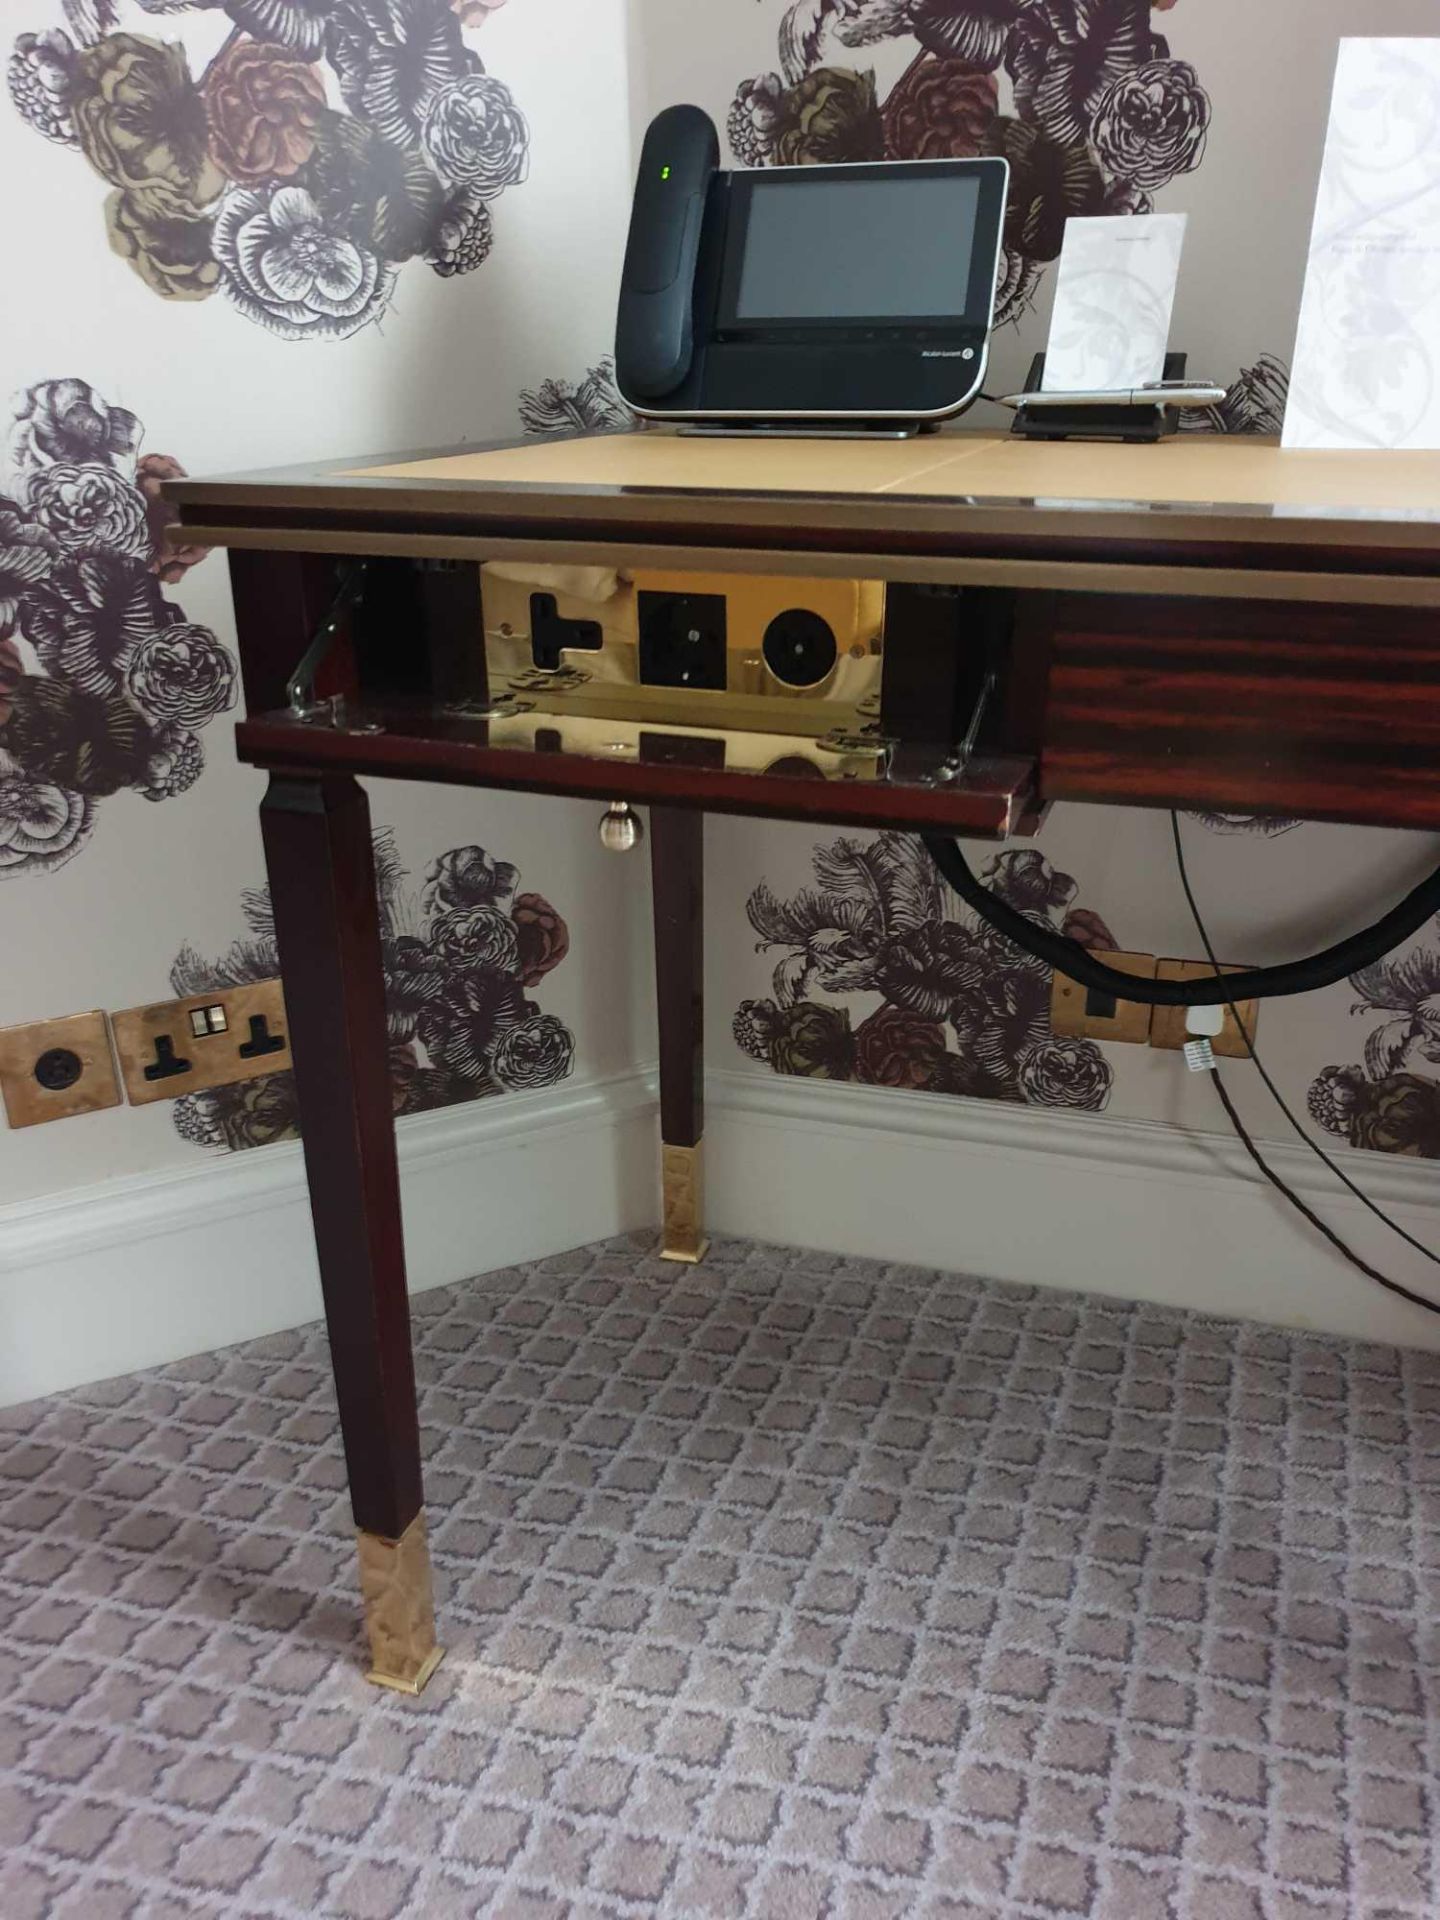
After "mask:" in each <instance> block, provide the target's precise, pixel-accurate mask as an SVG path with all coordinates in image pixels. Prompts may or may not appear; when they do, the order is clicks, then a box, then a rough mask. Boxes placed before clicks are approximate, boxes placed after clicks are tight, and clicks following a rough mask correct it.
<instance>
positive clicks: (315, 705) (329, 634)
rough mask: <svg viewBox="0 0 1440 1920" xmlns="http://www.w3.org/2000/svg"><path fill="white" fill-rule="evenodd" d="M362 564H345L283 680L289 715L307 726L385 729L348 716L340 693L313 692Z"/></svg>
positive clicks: (354, 597) (356, 589)
mask: <svg viewBox="0 0 1440 1920" xmlns="http://www.w3.org/2000/svg"><path fill="white" fill-rule="evenodd" d="M365 568H366V562H365V561H363V560H356V561H355V562H354V563H353V564H352V565H351V566H349V567H347V568H346V570H345V572H344V574H343V575H342V577H341V580H340V584H339V586H338V587H337V588H336V590H335V597H334V599H333V600H332V601H331V602H330V605H329V608H328V609H327V611H326V614H325V618H324V619H323V620H322V621H321V622H320V625H319V626H318V627H317V628H316V629H315V633H314V636H313V638H312V639H311V641H310V644H309V646H308V647H306V649H305V651H304V653H302V654H301V656H300V659H299V661H298V663H297V665H296V667H295V671H294V672H293V673H292V674H291V675H290V678H289V679H288V680H287V681H286V682H285V698H286V699H287V700H288V701H289V703H290V717H291V718H292V719H293V720H300V721H303V722H305V724H306V725H309V726H321V727H338V728H342V729H344V730H345V731H346V732H349V733H383V732H384V728H383V727H381V726H380V724H379V723H378V721H374V720H351V719H350V718H349V717H348V715H347V714H346V710H345V696H344V694H343V693H332V694H330V695H329V696H328V697H327V698H325V699H321V698H320V697H319V696H318V695H317V694H316V692H315V676H316V674H317V673H318V672H319V670H320V667H321V665H322V664H323V662H324V660H325V658H326V656H327V655H328V654H329V652H330V649H331V647H332V646H334V644H335V636H336V634H337V633H339V631H340V628H341V625H342V623H343V621H344V619H345V616H346V615H347V614H348V613H349V611H350V609H351V608H352V607H353V606H355V605H356V603H357V602H358V601H359V599H360V595H361V592H362V591H363V589H364V586H365Z"/></svg>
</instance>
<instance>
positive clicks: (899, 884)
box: [734, 832, 1118, 1112]
mask: <svg viewBox="0 0 1440 1920" xmlns="http://www.w3.org/2000/svg"><path fill="white" fill-rule="evenodd" d="M812 865H813V868H814V873H815V885H814V886H813V887H806V888H802V890H801V891H800V892H799V893H796V894H794V895H793V896H792V897H791V898H790V899H788V900H782V899H780V898H778V897H777V896H776V894H775V893H774V892H772V890H771V889H770V887H769V886H767V885H766V883H765V882H764V881H763V880H762V881H761V882H760V884H759V885H758V886H757V887H756V888H755V889H754V891H753V892H752V893H751V895H750V897H749V900H748V901H747V903H746V913H747V915H748V916H749V920H750V925H751V926H752V927H753V929H754V930H755V933H756V934H757V936H758V941H757V946H756V951H757V952H762V953H769V954H775V953H778V954H779V959H778V961H777V963H776V966H775V971H774V979H773V992H772V996H771V997H770V998H768V999H764V1000H744V1001H742V1002H741V1004H740V1006H739V1008H738V1010H737V1011H736V1014H735V1019H734V1034H735V1039H736V1042H737V1044H738V1045H739V1046H740V1047H741V1049H742V1050H743V1051H744V1052H745V1053H748V1054H749V1055H751V1057H752V1058H754V1059H756V1060H761V1061H764V1062H765V1064H766V1065H767V1066H770V1067H772V1068H773V1069H774V1070H775V1072H777V1073H793V1074H802V1075H805V1076H807V1077H808V1078H811V1079H821V1080H859V1081H865V1082H868V1083H869V1084H870V1085H872V1086H882V1087H907V1088H910V1089H912V1090H914V1089H918V1090H920V1091H923V1092H927V1093H960V1094H968V1095H970V1096H971V1097H978V1098H982V1099H991V1100H1011V1101H1018V1102H1022V1103H1024V1104H1027V1105H1030V1106H1038V1107H1080V1108H1086V1109H1089V1110H1090V1111H1092V1112H1093V1111H1096V1110H1098V1109H1100V1108H1102V1107H1104V1106H1105V1105H1106V1104H1107V1103H1108V1101H1109V1098H1110V1088H1111V1082H1112V1075H1111V1071H1110V1065H1109V1062H1108V1061H1107V1060H1106V1058H1105V1055H1104V1053H1103V1052H1102V1051H1101V1049H1100V1048H1099V1047H1098V1046H1097V1045H1096V1044H1095V1042H1094V1041H1093V1040H1075V1039H1069V1038H1062V1037H1060V1036H1057V1035H1056V1034H1054V1033H1052V1032H1051V1028H1050V981H1051V974H1050V969H1049V968H1048V967H1047V966H1045V965H1044V963H1043V962H1042V961H1040V960H1037V959H1035V958H1034V956H1033V955H1031V954H1028V953H1024V952H1022V951H1021V949H1020V948H1019V947H1016V946H1013V945H1012V944H1011V943H1010V942H1009V941H1008V940H1005V939H1002V938H1001V937H1000V936H999V935H998V934H996V933H995V932H993V931H992V930H991V929H990V928H989V927H988V926H986V925H985V924H984V923H983V922H982V921H981V920H979V919H978V918H976V917H975V916H974V915H973V914H971V913H970V912H969V910H968V909H966V908H962V907H961V906H960V904H959V902H958V901H957V900H956V899H955V896H954V895H953V894H952V893H950V891H949V889H948V888H947V887H945V885H944V883H943V882H942V881H941V879H940V875H939V873H938V871H937V870H936V868H935V866H934V864H933V863H932V861H931V860H930V857H929V855H928V854H927V853H926V852H925V849H924V847H923V846H922V844H921V843H920V841H919V840H918V839H916V838H915V837H914V836H913V835H911V834H904V833H893V832H891V833H881V834H877V835H876V836H875V837H874V838H873V839H870V840H855V839H850V838H843V837H842V838H840V839H837V840H832V841H830V842H829V843H827V844H826V845H823V846H817V847H816V848H815V849H814V852H813V854H812ZM984 874H985V878H986V879H987V881H988V882H989V884H990V885H991V886H992V887H993V888H994V890H995V891H996V892H997V893H998V894H999V895H1000V896H1001V897H1002V898H1003V899H1005V900H1008V901H1009V903H1010V904H1011V905H1012V906H1013V907H1016V908H1018V909H1019V911H1021V912H1022V913H1024V914H1026V915H1028V916H1029V917H1030V918H1032V919H1034V920H1036V921H1037V922H1038V923H1039V924H1041V925H1044V926H1047V927H1055V928H1059V929H1060V930H1061V931H1063V932H1064V933H1066V934H1068V935H1069V936H1070V937H1071V938H1072V939H1075V940H1079V941H1080V942H1081V943H1082V945H1084V946H1088V947H1099V948H1112V949H1113V948H1114V947H1116V946H1117V945H1118V942H1117V941H1116V939H1115V938H1114V936H1113V935H1112V934H1111V932H1110V929H1109V928H1108V927H1107V926H1106V924H1105V922H1104V921H1103V920H1102V919H1101V918H1100V916H1099V915H1098V914H1097V913H1095V912H1094V911H1092V910H1091V909H1090V908H1088V907H1082V906H1077V905H1076V904H1075V900H1076V896H1077V894H1078V893H1079V887H1078V885H1077V883H1076V881H1075V880H1073V879H1072V878H1071V876H1070V875H1069V874H1068V873H1060V872H1057V871H1056V869H1055V868H1054V867H1052V866H1051V865H1050V862H1049V861H1048V860H1047V859H1046V858H1045V856H1044V855H1043V854H1041V853H1039V852H1037V851H1036V850H1035V849H1033V848H1024V849H1021V850H1013V849H1012V850H1007V851H1005V852H1002V853H999V854H997V855H996V856H995V857H994V859H993V860H991V862H990V863H989V865H988V866H987V867H986V868H985V869H984ZM857 999H858V1001H859V1003H860V1004H859V1005H855V1004H853V1003H855V1002H856V1001H857ZM877 1001H878V1004H876V1002H877Z"/></svg>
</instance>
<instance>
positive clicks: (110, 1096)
mask: <svg viewBox="0 0 1440 1920" xmlns="http://www.w3.org/2000/svg"><path fill="white" fill-rule="evenodd" d="M0 1093H3V1094H4V1096H5V1117H6V1119H7V1120H8V1121H9V1122H10V1125H11V1126H12V1127H38V1126H40V1125H41V1124H42V1123H43V1122H44V1121H46V1120H67V1119H69V1117H70V1116H71V1115H72V1114H75V1113H97V1112H99V1111H100V1109H101V1108H103V1107H118V1106H119V1105H120V1104H121V1099H120V1082H119V1080H118V1079H117V1078H116V1075H115V1060H114V1056H113V1055H112V1053H111V1051H110V1030H109V1028H108V1026H107V1025H106V1023H105V1016H104V1014H103V1013H101V1012H99V1011H98V1010H97V1011H96V1012H94V1013H71V1014H67V1015H66V1017H65V1018H64V1019H63V1020H33V1021H31V1023H30V1024H29V1025H28V1026H24V1027H4V1028H0Z"/></svg>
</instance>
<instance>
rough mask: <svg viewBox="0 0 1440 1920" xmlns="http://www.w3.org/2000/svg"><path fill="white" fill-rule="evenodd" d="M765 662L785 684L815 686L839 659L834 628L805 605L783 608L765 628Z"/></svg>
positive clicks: (761, 648)
mask: <svg viewBox="0 0 1440 1920" xmlns="http://www.w3.org/2000/svg"><path fill="white" fill-rule="evenodd" d="M760 651H761V653H762V654H763V655H764V656H765V664H766V666H767V667H768V668H769V669H770V671H771V673H772V674H774V676H775V678H776V679H777V680H778V681H780V682H781V684H782V685H784V686H787V687H818V686H819V684H820V682H821V681H822V680H824V679H826V678H828V676H829V675H830V674H831V673H833V672H834V670H835V662H836V660H837V659H838V658H839V649H838V647H837V646H836V644H835V630H834V628H833V627H832V626H831V625H830V622H829V621H828V620H825V619H822V618H821V616H820V615H819V614H818V613H812V612H811V610H810V608H809V607H787V608H786V610H785V611H784V613H777V614H776V616H775V618H774V619H773V620H772V621H771V622H770V624H769V626H768V627H767V628H766V629H765V638H764V640H763V641H762V642H761V646H760Z"/></svg>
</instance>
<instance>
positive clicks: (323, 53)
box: [7, 0, 530, 340]
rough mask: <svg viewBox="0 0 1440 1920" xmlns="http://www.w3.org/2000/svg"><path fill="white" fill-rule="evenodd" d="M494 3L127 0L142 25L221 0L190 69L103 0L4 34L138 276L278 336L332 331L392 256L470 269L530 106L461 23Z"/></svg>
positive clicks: (357, 314) (382, 306)
mask: <svg viewBox="0 0 1440 1920" xmlns="http://www.w3.org/2000/svg"><path fill="white" fill-rule="evenodd" d="M500 4H502V0H139V5H140V6H141V7H142V8H143V9H144V11H145V12H146V13H148V14H151V15H154V16H156V18H157V22H158V20H159V19H161V18H169V17H170V16H173V15H175V14H179V13H183V12H192V11H213V10H214V9H215V8H216V7H217V6H221V5H223V11H224V12H225V13H226V14H227V15H228V16H229V19H230V21H231V22H232V23H233V25H232V31H231V33H230V35H229V37H228V38H227V39H226V41H225V42H224V44H223V46H222V47H221V48H220V50H219V52H218V53H217V54H216V55H215V57H214V58H213V59H212V60H211V61H210V62H209V64H208V65H207V66H206V67H205V69H204V70H203V72H201V73H198V74H196V73H193V72H192V71H191V66H190V57H189V54H188V52H187V51H186V48H185V47H184V46H183V45H182V44H181V43H180V42H179V41H176V40H159V39H155V38H153V37H152V36H150V35H149V34H142V33H129V32H124V31H119V30H116V9H115V8H114V6H112V5H110V4H108V0H106V3H105V4H97V0H86V4H84V5H78V4H72V3H70V0H67V5H66V18H67V21H68V23H69V26H70V29H71V32H67V31H65V30H64V29H63V28H55V29H52V30H49V31H45V32H40V33H22V34H21V35H20V36H19V37H18V38H17V40H16V42H15V46H14V50H13V52H12V54H11V56H10V61H9V67H8V74H7V78H8V83H9V90H10V97H11V99H12V101H13V102H14V104H15V107H16V109H17V111H18V112H19V113H20V114H21V115H22V117H23V118H24V119H25V120H26V121H27V122H28V123H29V124H30V125H31V126H32V127H33V128H34V129H35V130H36V132H37V133H40V134H42V135H43V136H44V137H45V138H46V139H47V140H51V141H53V142H55V143H56V144H57V145H60V146H67V147H73V148H76V149H77V150H78V151H79V152H80V153H81V154H83V156H84V157H85V159H86V160H88V161H89V163H90V165H91V166H92V167H93V168H94V170H95V171H96V173H98V174H99V175H100V177H101V178H102V179H103V180H105V181H107V182H108V183H109V185H110V187H111V189H112V191H111V192H110V194H109V196H108V198H107V199H106V202H105V226H106V231H107V233H108V235H109V238H110V245H111V247H112V248H113V249H114V251H115V252H116V253H118V254H119V255H120V257H121V258H122V259H124V260H126V261H127V262H128V263H129V265H130V266H131V267H132V268H133V269H134V271H135V272H136V273H137V274H138V275H139V276H140V278H141V279H142V280H143V281H144V282H145V284H146V285H147V286H148V287H150V288H151V289H152V291H153V292H155V293H158V294H160V295H161V297H162V298H164V299H167V300H206V299H209V298H210V296H211V295H212V294H214V293H216V292H217V291H223V293H224V294H225V296H226V298H227V299H229V300H230V301H232V302H233V304H234V305H235V307H236V309H237V310H238V311H239V312H240V313H242V314H244V315H245V317H246V318H247V319H249V320H253V321H255V322H256V324H257V325H259V326H262V327H265V328H267V329H268V330H269V331H270V332H272V333H275V334H278V335H279V336H280V337H281V338H282V339H285V340H345V339H348V338H349V337H350V336H351V335H352V334H355V333H358V332H359V331H360V329H361V328H362V327H366V326H369V325H371V324H372V323H373V322H374V321H376V320H378V319H379V318H380V317H381V316H382V315H383V314H384V312H385V310H386V308H387V307H388V305H389V303H390V300H391V297H392V295H393V294H394V291H395V283H396V276H397V271H398V269H399V267H400V266H401V265H403V263H404V262H405V261H407V260H412V259H416V258H423V259H424V260H425V261H426V262H427V263H428V265H429V266H430V267H431V268H432V269H433V271H434V272H435V273H437V274H439V275H440V276H441V277H442V278H445V279H449V278H452V277H453V276H454V275H456V274H460V273H470V272H473V271H474V269H475V268H477V267H479V266H480V265H481V264H482V263H483V262H484V261H485V259H486V258H487V257H488V255H489V253H490V249H491V245H492V241H493V225H492V218H491V211H490V208H491V202H493V201H494V200H495V198H496V197H497V196H498V195H499V194H501V193H503V192H504V190H505V189H506V188H507V187H512V186H515V185H518V184H519V182H521V181H522V180H524V178H525V175H526V171H527V168H528V164H529V143H530V135H529V129H528V127H527V125H526V122H525V117H524V115H523V114H522V113H521V111H520V109H519V107H518V106H517V105H516V103H515V100H514V98H513V97H512V95H511V93H510V90H509V88H508V87H507V86H506V85H505V83H504V82H503V81H502V80H499V79H496V78H495V77H494V76H493V75H491V74H489V73H487V72H486V70H485V66H484V63H483V62H482V60H481V59H480V56H479V55H478V54H477V53H476V52H475V51H474V49H473V48H472V47H471V46H470V45H469V44H468V43H467V41H466V38H465V35H466V32H467V31H473V30H474V29H475V28H477V27H478V26H480V25H481V24H482V23H483V22H484V20H485V19H486V17H487V16H488V14H489V13H491V12H493V11H494V10H495V7H496V6H498V5H500ZM72 33H73V34H74V36H75V37H74V38H72ZM335 96H338V100H339V101H340V102H343V110H342V109H341V107H340V106H338V105H336V104H335V103H334V97H335Z"/></svg>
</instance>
